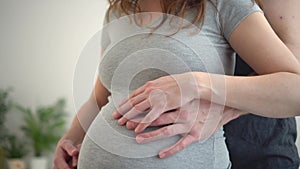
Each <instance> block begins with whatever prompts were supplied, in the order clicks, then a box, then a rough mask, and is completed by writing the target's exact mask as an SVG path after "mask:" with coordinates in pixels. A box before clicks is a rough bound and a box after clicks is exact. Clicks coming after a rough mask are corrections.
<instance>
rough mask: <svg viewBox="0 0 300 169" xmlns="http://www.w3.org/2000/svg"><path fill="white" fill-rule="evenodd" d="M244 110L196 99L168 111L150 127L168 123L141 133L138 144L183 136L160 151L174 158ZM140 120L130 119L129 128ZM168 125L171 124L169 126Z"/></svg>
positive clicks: (133, 126) (160, 153)
mask: <svg viewBox="0 0 300 169" xmlns="http://www.w3.org/2000/svg"><path fill="white" fill-rule="evenodd" d="M241 114H242V112H241V111H238V110H236V109H232V108H229V107H224V106H222V105H218V104H214V103H211V102H208V101H204V100H193V101H191V102H189V103H187V104H186V105H184V106H182V107H181V108H180V109H177V110H174V111H170V112H166V113H164V114H162V115H161V116H160V117H159V118H158V119H157V120H155V121H153V122H152V123H151V125H150V126H164V127H162V128H160V129H158V130H154V131H151V132H147V133H143V134H138V135H137V137H136V141H137V142H138V143H147V142H151V141H155V140H159V139H164V138H168V137H172V136H175V135H179V134H180V135H182V138H181V139H180V140H179V141H178V142H177V143H176V144H174V145H172V146H171V147H168V148H166V149H163V150H161V151H160V152H159V154H158V155H159V157H160V158H167V157H170V156H172V155H174V154H176V153H177V152H179V151H181V150H183V149H184V148H186V147H187V146H189V145H190V144H192V143H194V142H196V141H200V140H203V139H206V138H208V137H210V136H211V135H213V134H214V133H215V132H216V131H217V130H218V129H219V128H220V127H221V126H223V125H224V124H226V123H228V122H229V121H231V120H233V119H236V118H237V117H239V116H240V115H241ZM137 121H139V119H134V120H132V121H128V122H127V123H126V126H127V128H128V129H131V130H133V129H135V128H136V127H137V126H138V125H139V123H138V122H137ZM165 125H167V126H165Z"/></svg>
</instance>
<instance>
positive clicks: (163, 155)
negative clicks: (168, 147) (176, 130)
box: [158, 153, 166, 158]
mask: <svg viewBox="0 0 300 169" xmlns="http://www.w3.org/2000/svg"><path fill="white" fill-rule="evenodd" d="M158 156H159V158H164V157H165V156H166V153H161V154H159V155H158Z"/></svg>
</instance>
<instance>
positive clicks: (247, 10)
mask: <svg viewBox="0 0 300 169" xmlns="http://www.w3.org/2000/svg"><path fill="white" fill-rule="evenodd" d="M216 2H217V4H216V5H217V9H218V12H219V13H220V17H221V22H222V23H221V26H222V29H223V31H224V36H225V38H226V39H227V40H229V38H230V36H231V33H232V32H233V30H234V29H235V28H236V27H237V26H238V25H239V24H240V23H241V22H242V21H243V20H244V19H245V18H246V17H247V16H248V15H250V14H252V13H254V12H262V10H261V9H260V8H259V6H258V5H257V4H256V3H254V2H253V1H252V0H217V1H216Z"/></svg>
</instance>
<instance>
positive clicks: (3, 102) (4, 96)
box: [0, 89, 11, 169]
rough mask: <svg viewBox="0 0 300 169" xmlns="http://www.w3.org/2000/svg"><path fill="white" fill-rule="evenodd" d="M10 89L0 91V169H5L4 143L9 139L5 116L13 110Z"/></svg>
mask: <svg viewBox="0 0 300 169" xmlns="http://www.w3.org/2000/svg"><path fill="white" fill-rule="evenodd" d="M9 92H10V89H0V169H3V168H4V160H5V151H4V148H3V144H4V141H5V139H6V137H7V129H6V128H5V126H4V123H5V116H6V113H7V112H8V110H9V109H10V108H11V103H10V101H9Z"/></svg>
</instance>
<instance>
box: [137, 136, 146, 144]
mask: <svg viewBox="0 0 300 169" xmlns="http://www.w3.org/2000/svg"><path fill="white" fill-rule="evenodd" d="M144 140H145V138H144V137H142V136H136V142H137V143H143V142H144Z"/></svg>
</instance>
